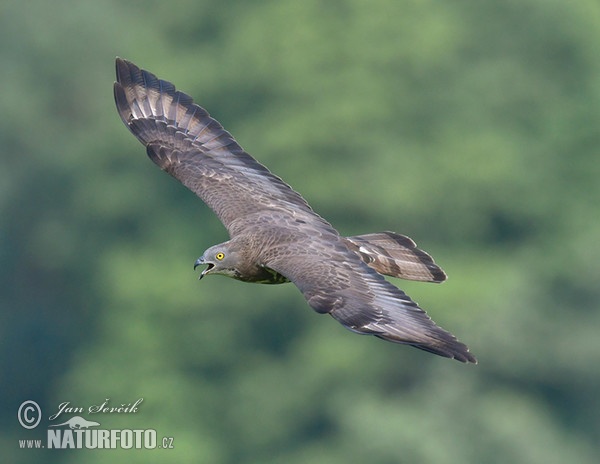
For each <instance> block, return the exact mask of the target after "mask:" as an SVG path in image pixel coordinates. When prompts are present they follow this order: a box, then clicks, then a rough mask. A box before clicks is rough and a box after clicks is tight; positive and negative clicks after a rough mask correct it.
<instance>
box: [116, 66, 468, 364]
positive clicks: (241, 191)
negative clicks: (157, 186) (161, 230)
mask: <svg viewBox="0 0 600 464" xmlns="http://www.w3.org/2000/svg"><path fill="white" fill-rule="evenodd" d="M114 90H115V101H116V104H117V109H118V111H119V114H120V116H121V119H122V120H123V122H124V123H125V125H126V126H127V127H128V128H129V129H130V130H131V132H132V133H133V134H134V135H135V136H136V137H137V138H138V139H139V140H140V141H141V142H142V143H143V144H144V145H145V146H146V150H147V153H148V156H149V157H150V159H151V160H152V161H153V162H154V163H156V164H157V165H158V166H159V167H160V168H161V169H163V170H164V171H166V172H167V173H169V174H170V175H172V176H173V177H175V178H176V179H178V180H179V181H180V182H181V183H183V184H184V185H185V186H186V187H188V188H189V189H190V190H192V191H193V192H195V193H196V194H197V195H198V196H199V197H200V198H201V199H202V200H204V202H205V203H206V204H207V205H208V206H210V207H211V208H212V209H213V211H215V213H216V214H217V216H218V217H219V219H221V221H222V222H223V224H224V225H225V227H226V228H227V230H228V232H229V235H230V240H229V241H227V242H224V243H221V244H219V245H215V246H213V247H210V248H209V249H208V250H206V251H205V252H204V254H203V255H202V256H201V257H200V258H198V260H197V261H196V263H195V266H194V268H195V267H196V266H198V265H206V266H207V267H206V268H205V269H204V271H203V272H202V274H201V275H200V277H202V276H204V275H207V274H222V275H226V276H228V277H232V278H235V279H238V280H241V281H244V282H255V283H266V284H280V283H286V282H293V283H294V284H295V285H296V286H297V287H298V288H299V289H300V291H301V292H302V293H303V295H304V297H305V298H306V300H307V302H308V303H309V305H310V306H311V307H312V308H313V309H314V310H315V311H317V312H319V313H328V314H331V315H332V316H333V317H334V318H335V319H336V320H338V321H339V322H340V323H342V324H343V325H344V326H345V327H347V328H348V329H350V330H352V331H354V332H357V333H361V334H371V335H375V336H377V337H379V338H383V339H386V340H389V341H393V342H396V343H404V344H409V345H413V346H415V347H417V348H420V349H423V350H426V351H430V352H432V353H435V354H438V355H440V356H445V357H450V358H455V359H457V360H459V361H462V362H476V359H475V357H474V356H473V355H472V354H471V353H470V352H469V350H468V348H467V347H466V346H465V345H464V344H462V343H461V342H459V341H458V340H456V338H455V337H454V336H453V335H452V334H450V333H449V332H447V331H445V330H444V329H442V328H440V327H438V326H437V325H436V324H435V323H434V322H433V321H432V320H431V319H430V318H429V316H427V314H426V313H425V312H424V311H423V310H422V309H421V308H419V306H418V305H417V304H416V303H415V302H413V301H412V300H411V299H410V298H409V297H408V296H407V295H406V294H405V293H404V292H403V291H402V290H400V289H398V288H397V287H395V286H394V285H392V284H391V283H390V282H388V281H387V280H386V279H385V278H384V277H383V276H382V274H383V275H389V276H393V277H400V278H404V279H410V280H420V281H427V282H442V281H444V280H445V279H446V275H445V273H444V272H443V271H442V269H441V268H440V267H439V266H437V264H435V262H434V261H433V259H432V258H431V257H430V256H429V255H428V254H427V253H425V252H424V251H422V250H420V249H419V248H417V247H416V245H415V243H414V242H413V241H412V240H411V239H410V238H408V237H406V236H404V235H400V234H396V233H393V232H381V233H375V234H366V235H359V236H353V237H342V236H341V235H340V234H339V233H338V232H337V231H336V230H335V229H334V228H333V226H332V225H331V224H329V223H328V222H327V221H326V220H325V219H323V218H322V217H320V216H319V215H318V214H316V213H315V212H314V211H313V210H312V208H311V207H310V206H309V205H308V203H307V202H306V201H305V200H304V199H303V198H302V197H301V196H300V195H299V194H298V193H297V192H295V191H294V190H292V189H291V188H290V187H289V186H288V185H287V184H286V183H285V182H283V181H282V180H281V179H280V178H279V177H277V176H275V175H274V174H272V173H271V172H270V171H269V170H268V169H267V168H265V167H264V166H263V165H261V164H260V163H258V162H257V161H256V160H255V159H254V158H252V157H251V156H250V155H249V154H248V153H246V152H245V151H244V150H243V149H242V148H241V147H240V145H239V144H238V143H237V142H236V141H235V139H234V138H233V137H232V136H231V134H230V133H229V132H227V131H226V130H224V129H223V127H222V126H221V125H220V124H219V123H218V122H217V121H216V120H215V119H213V118H211V117H210V115H209V114H208V113H207V112H206V111H205V110H204V109H203V108H201V107H200V106H198V105H196V104H194V103H193V100H192V99H191V98H190V97H189V96H188V95H186V94H184V93H182V92H179V91H177V90H176V89H175V87H174V86H173V85H172V84H170V83H169V82H167V81H163V80H160V79H158V78H157V77H156V76H154V75H153V74H151V73H149V72H147V71H144V70H141V69H140V68H138V67H137V66H135V65H134V64H133V63H130V62H128V61H125V60H122V59H119V58H117V82H115V87H114Z"/></svg>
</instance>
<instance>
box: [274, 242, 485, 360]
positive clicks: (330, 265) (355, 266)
mask: <svg viewBox="0 0 600 464" xmlns="http://www.w3.org/2000/svg"><path fill="white" fill-rule="evenodd" d="M336 241H337V242H339V243H342V244H343V238H341V237H335V236H328V237H325V239H324V237H321V239H320V240H313V239H312V238H310V237H308V236H307V237H306V238H305V239H304V240H302V239H296V240H295V244H296V245H294V244H288V245H287V247H286V249H285V251H283V250H281V252H280V253H275V258H274V259H272V260H269V261H268V262H267V263H266V265H267V266H268V267H269V268H271V269H273V270H275V271H277V272H279V273H280V274H282V275H283V276H285V277H286V278H288V279H289V280H290V281H292V282H293V283H294V284H296V286H297V287H298V288H299V289H300V291H301V292H302V293H303V295H304V297H305V298H306V300H307V302H308V304H309V305H310V306H311V307H312V308H313V309H314V310H315V311H317V312H319V313H328V314H330V315H331V316H332V317H333V318H334V319H336V320H337V321H338V322H340V323H341V324H342V325H343V326H344V327H346V328H347V329H349V330H351V331H353V332H356V333H359V334H370V335H375V336H376V337H379V338H382V339H384V340H388V341H391V342H395V343H403V344H408V345H412V346H414V347H416V348H419V349H422V350H425V351H429V352H431V353H435V354H437V355H440V356H444V357H447V358H454V359H456V360H458V361H461V362H472V363H476V362H477V360H476V359H475V357H474V356H473V355H472V354H471V353H470V352H469V349H468V348H467V346H466V345H465V344H463V343H461V342H460V341H458V340H457V339H456V337H455V336H454V335H452V334H451V333H450V332H448V331H446V330H444V329H442V328H441V327H439V326H438V325H437V324H436V323H435V322H433V321H432V320H431V318H430V317H429V316H428V315H427V313H426V312H425V311H423V310H422V309H421V308H420V307H419V306H418V305H417V303H415V302H414V301H413V300H412V299H411V298H410V297H409V296H408V295H407V294H406V293H404V292H403V291H402V290H400V289H399V288H397V287H395V286H394V285H392V284H391V283H390V282H388V281H387V280H385V278H383V276H381V275H380V274H378V273H377V272H375V271H374V270H373V269H371V268H370V267H369V266H367V264H366V263H365V262H363V261H362V260H361V259H360V257H359V256H357V255H356V254H355V253H354V252H352V251H350V250H349V249H347V248H346V249H345V250H344V249H343V247H341V246H335V244H336ZM324 244H326V245H324ZM343 246H345V245H343Z"/></svg>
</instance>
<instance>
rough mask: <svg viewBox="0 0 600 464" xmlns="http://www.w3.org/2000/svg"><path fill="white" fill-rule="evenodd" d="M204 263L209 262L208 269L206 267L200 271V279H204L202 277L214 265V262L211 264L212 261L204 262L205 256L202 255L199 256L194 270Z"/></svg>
mask: <svg viewBox="0 0 600 464" xmlns="http://www.w3.org/2000/svg"><path fill="white" fill-rule="evenodd" d="M202 264H208V267H207V268H206V269H204V270H203V271H202V272H201V273H200V276H198V280H200V279H202V277H204V276H205V275H206V273H207V272H208V271H210V269H211V268H212V267H213V266H214V265H213V264H211V263H206V262H204V256H200V257H199V258H198V259H197V260H196V262H195V263H194V270H196V268H197V267H198V266H201V265H202Z"/></svg>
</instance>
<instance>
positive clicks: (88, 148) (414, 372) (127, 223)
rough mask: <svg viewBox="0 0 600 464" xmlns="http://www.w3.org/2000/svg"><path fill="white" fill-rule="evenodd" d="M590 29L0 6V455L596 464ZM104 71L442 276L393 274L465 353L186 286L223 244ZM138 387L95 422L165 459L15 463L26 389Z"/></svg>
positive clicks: (373, 11)
mask: <svg viewBox="0 0 600 464" xmlns="http://www.w3.org/2000/svg"><path fill="white" fill-rule="evenodd" d="M599 26H600V6H599V5H598V4H597V2H595V1H593V0H577V1H574V2H569V3H568V4H567V3H564V2H557V1H550V2H548V1H544V2H542V1H538V0H525V1H519V2H517V1H506V2H500V3H499V2H493V1H483V2H472V1H465V0H461V1H457V2H451V3H450V2H441V1H434V0H430V1H426V2H417V1H414V0H404V1H401V2H398V1H392V0H377V1H371V2H360V1H358V0H346V1H343V2H341V1H331V2H326V3H325V2H316V1H307V2H292V1H277V2H275V1H261V2H252V3H250V2H237V1H222V0H221V1H215V0H204V1H197V0H196V1H190V0H180V1H178V2H156V1H147V2H128V3H125V4H124V3H122V2H116V1H107V2H90V1H82V2H78V3H75V4H73V2H68V1H65V0H58V1H55V2H52V3H50V2H42V1H39V0H33V1H30V2H16V1H11V0H8V1H7V2H5V4H3V5H2V6H1V7H0V39H1V40H0V44H1V45H0V58H1V60H2V67H1V68H0V73H1V75H2V79H3V84H4V89H5V91H4V92H3V97H2V100H1V101H0V105H1V109H2V114H4V118H3V124H2V125H0V139H1V141H2V146H3V151H2V155H1V156H2V159H3V161H4V163H5V168H4V169H3V170H2V171H1V172H0V189H1V192H2V195H1V196H0V211H1V214H2V217H3V218H4V220H3V226H2V228H0V240H1V246H0V252H1V255H2V263H3V266H2V268H1V272H2V276H1V277H2V281H3V282H4V285H3V290H2V293H1V294H0V298H1V301H2V308H4V310H3V311H2V312H0V318H1V319H0V321H1V323H0V334H1V337H0V343H1V347H2V353H3V355H2V356H1V357H0V368H1V371H2V373H3V375H2V380H1V381H0V382H1V385H0V388H1V389H2V392H3V395H2V398H1V399H0V411H2V412H3V414H2V416H1V417H0V427H1V430H2V434H1V435H0V444H1V445H2V448H3V450H5V454H4V455H5V458H6V460H7V461H10V462H21V463H27V462H39V461H40V460H42V459H43V460H44V461H45V462H70V461H72V462H75V461H80V460H81V459H82V454H85V460H86V461H88V462H103V461H105V460H106V457H107V453H110V454H111V456H112V457H113V458H114V459H125V458H126V459H127V460H128V461H130V462H145V463H147V462H171V461H173V460H174V459H175V460H177V461H180V462H215V463H233V462H236V463H255V462H256V463H258V462H260V463H269V462H282V461H285V462H291V463H294V462H298V463H300V462H330V463H337V462H339V463H342V462H343V463H352V462H365V461H366V460H368V461H369V462H377V463H388V462H389V463H397V462H411V463H412V462H436V463H456V462H473V463H475V462H489V463H495V462H498V463H500V462H522V463H528V464H529V463H554V462H556V463H559V462H560V463H563V462H577V463H582V464H586V463H595V462H596V460H597V456H598V454H599V453H600V448H599V445H598V442H599V441H598V438H599V437H600V422H599V421H598V419H597V411H598V409H599V404H598V398H597V394H596V392H597V389H598V385H599V384H600V369H599V368H598V366H599V365H600V362H599V361H600V359H599V358H600V339H599V338H598V336H597V333H598V327H599V326H600V313H599V311H598V303H599V302H600V290H599V289H598V285H597V282H598V280H599V277H600V275H599V274H600V271H599V267H598V265H597V262H598V261H599V258H600V256H599V255H600V251H599V248H598V246H597V244H596V242H597V237H598V236H599V234H600V221H598V218H597V214H595V213H596V210H597V203H598V201H599V199H600V184H599V183H598V181H597V179H598V178H599V177H600V176H599V174H600V172H599V170H600V165H599V164H598V162H597V160H598V148H597V147H598V146H600V143H599V140H598V139H599V137H600V136H599V133H598V130H597V128H598V126H599V123H600V104H599V103H600V86H599V84H598V82H600V65H599V64H598V60H597V58H596V55H597V53H596V47H597V44H598V42H599V41H600V27H599ZM116 55H120V56H123V57H125V58H128V59H131V60H133V61H134V62H136V63H137V64H139V65H141V66H143V67H145V68H147V69H149V70H151V71H153V72H155V73H157V74H158V75H159V76H160V77H163V78H165V79H169V80H171V81H173V82H174V83H176V84H177V86H178V88H180V89H181V90H183V91H185V92H187V93H189V94H190V95H192V96H194V98H195V99H196V101H197V102H198V103H200V104H201V105H203V106H205V107H206V108H207V109H208V110H209V111H211V113H212V114H213V115H214V116H215V117H217V119H219V120H220V121H221V122H222V123H223V124H224V125H225V127H226V128H228V129H229V130H230V131H231V132H232V133H233V134H234V135H235V136H236V138H237V139H238V140H239V142H240V143H241V144H242V145H243V146H244V147H245V148H246V149H247V150H248V151H249V152H250V153H252V154H253V155H254V156H256V157H257V158H258V159H259V160H260V161H261V162H263V163H264V164H265V165H267V166H268V167H269V168H271V169H272V170H273V171H274V172H275V173H276V174H278V175H280V176H282V177H283V178H284V179H285V180H286V181H288V182H289V183H290V184H291V185H292V186H294V187H295V188H296V189H297V190H298V191H300V192H301V193H302V194H303V195H304V196H305V197H306V198H307V200H308V201H309V202H310V203H311V204H312V205H313V206H314V208H315V209H316V210H317V211H318V212H319V213H320V214H322V215H323V216H324V217H326V218H328V219H329V220H331V221H332V222H333V224H334V225H335V226H337V227H338V228H339V229H340V231H341V232H342V233H346V234H354V233H363V232H368V231H377V230H385V229H391V230H396V231H398V232H402V233H406V234H408V235H410V236H412V237H413V238H415V239H416V240H417V241H418V242H419V244H420V245H421V246H422V247H423V248H424V249H426V250H428V251H430V252H432V253H433V255H434V256H435V257H436V259H437V260H438V262H440V264H441V265H442V266H443V267H444V268H445V269H446V271H448V273H449V275H450V280H449V282H448V283H447V284H445V285H443V286H441V287H433V286H427V285H423V284H420V285H419V284H414V283H404V282H401V283H400V285H401V287H402V288H403V289H405V290H406V291H407V293H409V294H410V295H412V296H413V297H415V298H416V299H417V300H418V301H419V302H420V303H421V304H422V306H423V307H424V308H426V309H428V311H429V312H430V314H431V315H432V316H433V318H434V319H435V320H436V321H438V322H440V323H441V324H442V325H445V326H447V327H448V328H449V329H451V330H453V331H454V332H455V333H457V335H458V336H459V337H460V338H461V339H463V340H464V341H465V342H466V343H468V344H469V345H470V346H471V347H472V349H473V351H474V353H475V354H476V355H477V356H478V358H479V359H480V365H479V366H477V367H473V368H469V367H466V366H462V365H460V364H459V363H453V362H450V361H448V360H445V359H437V358H436V357H434V356H430V355H427V354H425V353H420V352H418V351H417V350H411V349H408V348H404V347H399V346H395V345H392V344H386V343H383V342H381V341H378V340H372V339H370V338H366V337H365V338H360V337H357V336H355V335H352V334H350V333H348V332H346V331H344V330H343V329H342V328H341V327H338V325H337V324H336V323H335V322H334V321H332V320H330V319H329V318H325V317H320V316H318V315H316V314H314V313H313V312H312V311H311V310H310V309H309V308H308V307H307V305H306V304H305V302H304V300H303V298H302V297H301V295H300V294H299V292H298V291H297V290H296V289H295V288H293V286H289V285H288V286H280V287H269V286H244V285H242V284H240V283H238V282H233V281H229V280H227V279H210V280H208V281H203V282H202V283H201V284H196V283H195V276H194V274H193V273H192V270H191V268H192V264H193V261H194V260H195V258H196V257H197V256H198V254H199V253H201V252H202V250H204V249H205V248H206V247H207V246H208V245H210V244H213V243H217V242H219V241H222V240H224V239H225V237H226V234H225V231H224V229H223V228H222V226H221V225H220V224H219V222H218V220H217V219H216V217H215V216H214V215H213V214H212V213H211V212H210V211H209V210H208V209H207V208H206V207H204V206H203V205H202V204H201V202H200V201H199V200H197V199H196V198H195V197H194V195H193V194H191V193H190V192H188V191H187V190H186V189H185V188H183V187H181V186H180V185H178V184H177V183H176V182H174V181H173V180H172V179H170V178H169V177H168V176H165V175H164V174H163V173H161V172H160V171H159V170H158V169H156V167H155V166H153V165H152V163H151V162H149V161H148V160H147V159H145V156H144V154H143V149H142V148H141V147H140V146H139V145H138V144H137V143H136V142H135V141H134V140H133V139H132V138H131V136H130V135H129V134H127V132H126V130H125V129H124V128H123V127H122V124H121V122H120V121H119V119H118V116H117V114H116V111H115V109H114V104H113V101H112V90H111V83H112V81H113V80H114V75H113V60H114V57H115V56H116ZM333 192H336V194H334V193H333ZM366 192H368V194H367V193H366ZM375 204H377V205H378V207H377V208H374V207H373V205H375ZM139 397H143V398H144V402H143V403H142V405H141V407H140V411H139V413H137V414H135V415H127V416H114V415H113V416H103V417H102V420H99V422H101V424H102V425H103V426H104V427H106V428H129V429H133V428H153V429H156V430H157V432H158V434H159V436H162V435H165V436H172V437H174V438H175V442H174V445H175V449H173V450H160V451H151V452H150V451H149V452H145V451H141V450H123V451H110V452H108V451H103V450H97V451H90V450H76V451H73V452H70V453H59V452H56V453H53V452H51V451H49V450H41V451H39V453H43V454H36V453H35V452H33V451H32V452H28V451H25V450H19V449H18V446H17V439H18V438H23V437H26V436H27V437H30V436H34V435H35V436H36V437H37V436H41V437H43V436H44V435H43V434H44V433H45V432H44V430H45V428H46V425H47V415H46V416H45V417H44V421H43V423H42V428H41V429H37V431H34V432H26V431H24V429H22V428H20V427H19V426H18V423H17V422H16V421H15V417H14V416H15V412H16V410H17V409H18V406H19V404H20V403H21V402H22V401H24V400H26V399H34V400H36V401H38V402H40V404H41V405H42V406H43V408H44V411H45V412H46V411H51V410H54V409H55V408H56V405H58V403H60V402H63V401H71V402H72V403H73V404H81V405H89V404H98V403H101V402H102V401H103V400H104V399H105V398H111V401H114V402H116V403H120V402H130V401H135V400H136V399H137V398H139Z"/></svg>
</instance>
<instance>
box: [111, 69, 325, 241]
mask: <svg viewBox="0 0 600 464" xmlns="http://www.w3.org/2000/svg"><path fill="white" fill-rule="evenodd" d="M116 69H117V82H115V85H114V93H115V102H116V104H117V109H118V111H119V115H120V116H121V119H122V120H123V122H124V123H125V125H126V126H127V127H128V128H129V130H131V132H132V133H133V134H134V135H135V136H136V137H137V139H138V140H139V141H140V142H142V143H143V144H144V145H145V146H146V150H147V152H148V156H149V157H150V159H152V161H154V162H155V163H156V164H157V165H158V166H159V167H160V168H161V169H162V170H164V171H166V172H168V173H169V174H170V175H172V176H173V177H175V178H176V179H177V180H179V181H180V182H181V183H182V184H183V185H185V186H186V187H188V188H189V189H190V190H192V191H193V192H194V193H196V195H198V196H199V197H200V198H201V199H202V200H204V202H205V203H206V204H207V205H208V206H209V207H210V208H211V209H212V210H213V211H214V212H215V213H216V214H217V216H218V217H219V219H221V221H222V222H223V224H224V225H225V227H226V228H227V229H228V230H229V233H230V235H233V234H234V233H235V230H236V228H235V226H234V224H233V223H234V221H236V219H237V220H239V219H242V218H243V217H245V216H246V215H248V214H252V213H256V212H259V211H262V210H265V209H271V210H279V211H281V210H284V211H287V212H289V213H291V214H294V215H301V216H305V217H306V219H307V220H310V221H317V222H320V223H321V225H322V226H325V227H330V226H329V224H328V223H327V222H326V221H325V220H324V219H322V218H321V217H319V216H318V215H317V214H316V213H314V212H313V210H312V209H311V207H310V206H309V205H308V203H307V202H306V201H305V200H304V199H303V198H302V197H301V196H300V194H298V193H297V192H295V191H294V190H292V189H291V188H290V187H289V186H288V185H287V184H286V183H285V182H283V181H282V180H281V179H280V178H279V177H277V176H275V175H274V174H272V173H271V172H270V171H269V170H268V169H267V168H266V167H264V166H263V165H262V164H260V163H258V162H257V161H256V160H255V159H254V158H252V156H250V155H249V154H248V153H246V152H245V151H244V150H243V149H242V147H241V146H240V145H239V144H238V143H237V142H236V141H235V139H234V138H233V136H232V135H231V134H230V133H229V132H227V131H226V130H225V129H223V126H221V124H219V122H218V121H216V120H215V119H213V118H212V117H210V115H209V114H208V112H207V111H206V110H204V109H203V108H202V107H200V106H198V105H196V104H195V103H194V102H193V100H192V98H191V97H190V96H188V95H186V94H185V93H183V92H179V91H177V90H176V89H175V86H174V85H173V84H171V83H170V82H167V81H164V80H161V79H158V78H157V77H156V76H155V75H154V74H152V73H150V72H148V71H145V70H142V69H140V68H138V67H137V66H136V65H134V64H133V63H131V62H129V61H126V60H123V59H121V58H117V60H116ZM238 223H239V222H238Z"/></svg>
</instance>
